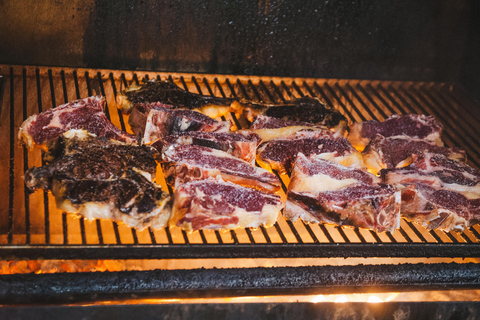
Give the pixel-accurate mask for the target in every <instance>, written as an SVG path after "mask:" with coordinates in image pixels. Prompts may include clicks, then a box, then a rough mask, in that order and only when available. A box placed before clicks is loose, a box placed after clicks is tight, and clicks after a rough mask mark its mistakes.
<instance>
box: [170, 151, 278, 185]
mask: <svg viewBox="0 0 480 320" xmlns="http://www.w3.org/2000/svg"><path fill="white" fill-rule="evenodd" d="M162 156H163V160H164V162H163V163H162V166H163V171H164V173H165V179H166V181H167V183H168V184H169V185H170V186H171V187H174V188H175V190H176V189H177V188H178V187H179V186H181V185H182V184H184V183H186V182H188V181H192V180H201V179H206V178H209V177H212V178H215V177H217V176H221V177H222V179H223V180H224V181H230V182H233V183H236V184H239V185H242V186H244V187H249V188H254V189H258V190H261V191H264V192H267V193H277V192H279V191H280V190H281V184H280V180H279V179H278V178H277V176H275V175H274V174H273V173H271V172H269V171H267V170H265V169H262V168H259V167H255V166H252V165H251V164H250V163H248V162H246V161H243V160H241V159H238V158H236V157H234V156H232V155H230V154H228V153H226V152H223V151H220V150H215V149H211V148H208V147H203V146H196V145H179V146H170V147H168V148H164V151H163V154H162Z"/></svg>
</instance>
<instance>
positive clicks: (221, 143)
mask: <svg viewBox="0 0 480 320" xmlns="http://www.w3.org/2000/svg"><path fill="white" fill-rule="evenodd" d="M260 142H261V138H260V137H259V136H258V135H256V134H255V133H251V132H248V131H237V132H236V133H233V132H201V131H189V132H179V133H176V134H173V135H169V136H167V137H165V138H164V139H162V140H159V141H157V142H156V143H154V144H153V147H155V148H157V150H159V151H162V149H163V148H169V147H170V146H174V145H185V144H193V145H198V146H204V147H209V148H212V149H217V150H221V151H224V152H227V153H228V154H230V155H232V156H234V157H236V158H239V159H242V160H245V161H247V162H249V163H251V164H252V165H255V155H256V151H257V146H258V144H260Z"/></svg>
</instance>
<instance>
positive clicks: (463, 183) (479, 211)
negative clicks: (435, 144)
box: [381, 153, 480, 231]
mask: <svg viewBox="0 0 480 320" xmlns="http://www.w3.org/2000/svg"><path fill="white" fill-rule="evenodd" d="M381 175H382V178H383V180H384V181H385V182H387V183H391V184H395V185H398V186H399V187H400V188H401V189H402V215H403V216H405V217H406V218H407V219H410V220H413V221H416V222H419V223H421V224H423V225H425V226H427V227H428V228H430V229H434V228H441V229H444V230H453V229H455V230H459V231H462V230H464V229H465V228H466V227H468V226H470V225H471V224H473V222H474V221H477V220H479V219H480V171H479V170H477V169H474V168H472V167H470V166H468V165H467V164H465V163H461V162H457V161H454V160H451V159H448V158H447V157H446V156H444V155H441V154H431V153H425V154H422V155H420V156H415V157H414V161H413V163H412V164H411V165H409V166H408V167H404V168H396V169H384V170H382V171H381Z"/></svg>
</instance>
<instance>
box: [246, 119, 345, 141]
mask: <svg viewBox="0 0 480 320" xmlns="http://www.w3.org/2000/svg"><path fill="white" fill-rule="evenodd" d="M249 130H250V131H251V132H254V133H256V134H258V135H259V136H260V137H261V138H262V141H263V142H266V141H270V140H273V139H278V138H285V137H288V136H291V135H293V134H295V133H297V132H298V131H302V130H311V131H322V130H326V131H330V129H328V128H327V127H326V126H322V125H317V124H313V123H308V122H298V121H286V120H282V119H278V118H274V117H267V116H262V115H260V116H258V117H257V118H255V121H254V122H253V123H252V126H251V127H250V129H249ZM338 136H339V137H340V136H343V132H338Z"/></svg>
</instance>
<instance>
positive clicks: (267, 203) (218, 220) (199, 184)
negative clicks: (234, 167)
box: [170, 180, 283, 230]
mask: <svg viewBox="0 0 480 320" xmlns="http://www.w3.org/2000/svg"><path fill="white" fill-rule="evenodd" d="M282 208H283V203H282V201H281V200H280V197H279V196H277V195H272V194H266V193H263V192H260V191H258V190H254V189H251V188H245V187H242V186H239V185H236V184H233V183H230V182H223V181H220V180H215V181H214V180H201V181H192V182H188V183H186V184H183V185H180V186H179V187H178V188H177V190H176V191H175V196H174V203H173V209H172V219H171V221H170V223H171V224H172V225H176V226H179V227H181V228H183V229H186V230H199V229H234V228H240V227H243V228H248V227H252V228H257V227H260V226H271V225H273V224H274V223H275V221H276V219H277V217H278V214H279V213H280V210H281V209H282Z"/></svg>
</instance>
